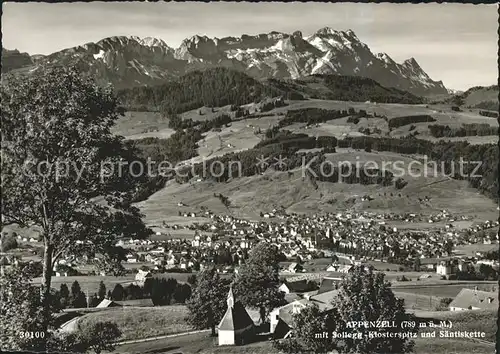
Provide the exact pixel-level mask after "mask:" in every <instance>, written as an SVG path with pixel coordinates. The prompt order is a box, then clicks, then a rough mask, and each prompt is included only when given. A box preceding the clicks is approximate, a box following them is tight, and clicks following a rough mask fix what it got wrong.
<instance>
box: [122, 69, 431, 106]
mask: <svg viewBox="0 0 500 354" xmlns="http://www.w3.org/2000/svg"><path fill="white" fill-rule="evenodd" d="M317 83H319V84H320V85H319V86H321V87H320V88H318V87H316V86H318V85H317ZM311 84H312V85H311ZM117 95H118V97H119V99H120V101H121V102H122V105H123V106H124V107H125V108H126V109H127V110H134V111H154V112H162V113H163V114H165V115H171V114H178V113H182V112H186V111H189V110H192V109H196V108H199V107H202V106H208V107H221V106H225V105H229V104H233V105H238V106H240V105H243V104H248V103H252V102H260V101H262V100H263V99H265V98H266V97H267V98H271V97H283V98H284V99H285V100H304V99H306V97H310V98H319V99H329V100H340V101H357V102H365V101H372V102H380V103H408V104H418V103H422V102H423V100H422V98H420V97H417V96H415V95H413V94H410V93H408V92H406V91H401V90H398V89H395V88H387V87H383V86H381V85H380V84H379V83H377V82H376V81H374V80H372V79H368V78H363V77H357V76H344V75H314V76H311V77H308V78H305V79H303V80H279V79H268V80H266V81H263V82H261V81H258V80H255V79H253V78H251V77H250V76H248V75H246V74H244V73H242V72H238V71H236V70H231V69H227V68H222V67H220V68H210V69H206V70H203V71H193V72H190V73H188V74H186V75H183V76H181V77H180V78H179V79H178V80H176V81H172V82H168V83H165V84H163V85H157V86H144V87H135V88H130V89H124V90H120V91H118V93H117Z"/></svg>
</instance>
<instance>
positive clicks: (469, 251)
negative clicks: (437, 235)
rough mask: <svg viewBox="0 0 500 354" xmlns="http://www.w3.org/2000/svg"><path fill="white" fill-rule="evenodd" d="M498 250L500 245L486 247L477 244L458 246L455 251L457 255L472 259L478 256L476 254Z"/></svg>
mask: <svg viewBox="0 0 500 354" xmlns="http://www.w3.org/2000/svg"><path fill="white" fill-rule="evenodd" d="M496 250H498V244H491V245H485V244H482V243H475V244H472V245H461V246H458V247H457V249H456V250H455V254H457V255H465V256H469V257H472V256H475V255H476V252H490V251H496Z"/></svg>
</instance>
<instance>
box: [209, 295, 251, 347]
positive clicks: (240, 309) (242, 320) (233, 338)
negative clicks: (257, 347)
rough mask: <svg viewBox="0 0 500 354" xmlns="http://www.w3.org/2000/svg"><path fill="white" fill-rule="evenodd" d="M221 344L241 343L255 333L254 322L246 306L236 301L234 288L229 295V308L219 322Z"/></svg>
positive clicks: (247, 340)
mask: <svg viewBox="0 0 500 354" xmlns="http://www.w3.org/2000/svg"><path fill="white" fill-rule="evenodd" d="M218 328H219V345H241V344H245V343H248V342H249V341H250V340H251V339H252V338H253V336H254V335H255V328H254V322H253V320H252V318H251V317H250V315H249V314H248V312H247V310H246V309H245V307H244V306H243V305H242V304H241V302H239V301H236V302H235V301H234V294H233V289H232V288H231V289H229V293H228V295H227V310H226V313H225V314H224V317H222V320H221V321H220V323H219V327H218Z"/></svg>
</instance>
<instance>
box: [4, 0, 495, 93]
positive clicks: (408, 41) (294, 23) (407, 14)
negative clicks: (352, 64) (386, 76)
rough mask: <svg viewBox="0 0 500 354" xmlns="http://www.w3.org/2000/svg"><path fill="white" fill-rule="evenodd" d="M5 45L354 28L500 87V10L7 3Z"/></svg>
mask: <svg viewBox="0 0 500 354" xmlns="http://www.w3.org/2000/svg"><path fill="white" fill-rule="evenodd" d="M2 7H3V17H2V35H3V38H2V42H3V43H2V45H3V46H4V47H5V48H7V49H18V50H20V51H21V52H28V53H29V54H50V53H53V52H55V51H58V50H61V49H65V48H69V47H73V46H78V45H82V44H85V43H88V42H97V41H99V40H101V39H103V38H106V37H111V36H119V35H124V36H132V35H134V36H139V37H141V38H142V37H156V38H161V39H163V40H164V41H165V42H166V43H167V44H168V45H169V46H171V47H174V48H175V47H178V46H179V44H180V43H181V41H182V40H183V39H184V38H188V37H191V36H193V35H195V34H199V35H207V36H209V37H219V38H221V37H226V36H238V37H239V36H241V35H242V34H248V35H252V34H259V33H267V32H270V31H279V32H286V33H292V32H294V31H296V30H300V31H302V33H303V35H304V36H307V35H310V34H312V33H314V32H315V31H317V30H318V29H320V28H322V27H326V26H328V27H331V28H333V29H336V30H347V29H352V30H353V31H354V32H355V33H356V35H357V36H358V38H359V39H360V40H361V41H362V42H364V43H365V44H367V45H368V46H369V47H370V49H371V50H372V52H374V53H379V52H385V53H387V54H388V55H389V56H390V57H392V58H393V59H394V60H395V61H396V62H402V61H403V60H405V59H408V58H410V57H414V58H415V59H416V60H417V62H418V63H419V64H420V66H421V67H422V69H424V71H426V72H427V73H428V74H429V76H430V77H431V78H432V79H433V80H442V81H443V83H444V84H445V86H446V87H448V88H452V89H458V90H466V89H468V88H470V87H472V86H486V85H492V84H495V83H496V82H497V78H498V66H497V53H498V49H497V43H498V37H497V29H498V19H497V16H498V15H497V7H496V5H472V4H356V3H334V4H332V3H301V2H295V3H277V2H274V3H273V2H268V3H265V2H260V3H249V2H247V3H245V2H240V3H236V2H233V3H230V2H229V3H228V2H213V3H183V2H169V3H164V2H163V3H162V2H157V3H139V2H137V3H133V2H125V3H110V2H108V3H105V2H90V3H59V4H51V3H35V2H32V3H3V5H2Z"/></svg>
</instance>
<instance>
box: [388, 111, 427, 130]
mask: <svg viewBox="0 0 500 354" xmlns="http://www.w3.org/2000/svg"><path fill="white" fill-rule="evenodd" d="M435 121H436V120H435V119H434V118H432V117H431V116H430V115H427V114H421V115H415V116H403V117H395V118H392V119H390V120H389V122H388V123H389V128H399V127H402V126H404V125H408V124H413V123H427V122H435Z"/></svg>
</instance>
